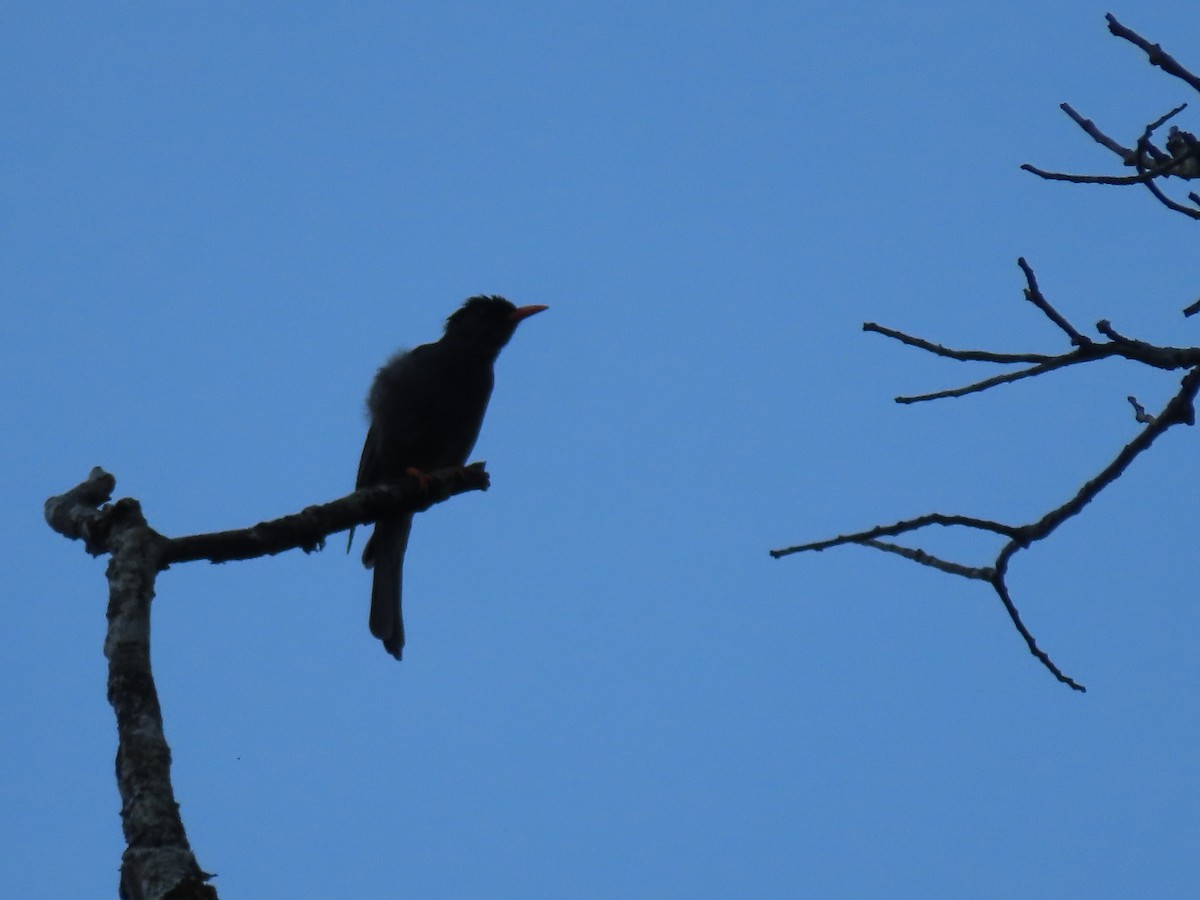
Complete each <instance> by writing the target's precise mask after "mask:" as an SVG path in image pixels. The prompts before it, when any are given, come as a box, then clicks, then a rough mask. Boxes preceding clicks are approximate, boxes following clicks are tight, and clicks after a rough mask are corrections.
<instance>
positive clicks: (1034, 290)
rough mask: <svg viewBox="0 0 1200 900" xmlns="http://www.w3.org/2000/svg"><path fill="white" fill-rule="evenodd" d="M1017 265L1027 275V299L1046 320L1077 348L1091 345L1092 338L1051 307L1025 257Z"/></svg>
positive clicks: (1021, 257)
mask: <svg viewBox="0 0 1200 900" xmlns="http://www.w3.org/2000/svg"><path fill="white" fill-rule="evenodd" d="M1017 265H1018V266H1020V267H1021V271H1022V272H1024V273H1025V285H1026V287H1025V299H1026V300H1028V301H1029V302H1030V303H1032V304H1033V305H1034V306H1036V307H1037V308H1038V309H1040V310H1041V311H1042V312H1043V313H1045V314H1046V318H1048V319H1049V320H1050V321H1051V322H1053V323H1054V324H1055V325H1057V326H1058V327H1059V328H1061V329H1062V330H1063V332H1065V333H1066V335H1067V337H1069V338H1070V339H1071V343H1072V344H1074V345H1075V346H1076V347H1082V346H1084V345H1086V344H1090V343H1091V342H1092V341H1091V338H1085V337H1084V336H1083V335H1082V334H1080V333H1079V332H1078V331H1076V330H1075V326H1073V325H1072V324H1071V323H1070V322H1068V321H1067V320H1066V319H1065V318H1063V316H1062V314H1061V313H1059V311H1058V310H1057V309H1055V308H1054V307H1053V306H1051V305H1050V301H1048V300H1047V299H1046V297H1045V295H1044V294H1042V289H1041V288H1040V287H1038V283H1037V276H1036V275H1034V274H1033V269H1032V268H1031V267H1030V265H1029V263H1027V262H1025V257H1023V256H1020V257H1017Z"/></svg>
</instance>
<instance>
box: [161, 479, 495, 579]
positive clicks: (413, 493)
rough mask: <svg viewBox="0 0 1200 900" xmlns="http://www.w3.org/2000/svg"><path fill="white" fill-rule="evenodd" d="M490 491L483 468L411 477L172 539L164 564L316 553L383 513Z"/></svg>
mask: <svg viewBox="0 0 1200 900" xmlns="http://www.w3.org/2000/svg"><path fill="white" fill-rule="evenodd" d="M488 485H489V479H488V473H487V471H486V470H485V468H484V464H483V463H481V462H479V463H472V464H471V465H469V466H461V467H457V468H450V469H442V470H440V471H437V472H430V473H428V474H427V475H426V477H425V478H418V477H416V476H415V475H409V476H406V477H405V478H404V480H402V481H398V482H396V483H394V484H386V485H380V486H378V487H371V488H364V489H363V490H361V491H356V492H354V493H353V494H349V495H347V496H346V497H343V498H341V499H340V500H334V501H332V502H330V503H325V504H322V505H320V506H309V507H307V508H305V509H303V510H301V511H300V512H298V513H293V514H292V515H289V516H284V517H283V518H280V519H274V520H272V521H270V522H260V523H259V524H257V525H254V526H252V527H250V528H240V529H237V530H234V531H219V532H213V533H210V534H193V535H188V536H186V537H178V538H172V539H167V541H166V546H165V548H164V550H163V563H164V565H170V564H171V563H178V562H189V561H191V560H197V559H207V560H209V561H211V562H214V563H219V562H229V561H231V560H235V559H253V558H255V557H259V556H271V555H274V554H276V553H282V552H284V551H285V550H295V549H297V548H299V549H301V550H304V552H306V553H311V552H312V551H314V550H318V549H320V548H321V547H322V546H323V545H324V542H325V538H326V536H327V535H330V534H333V533H335V532H338V531H344V530H345V529H347V528H350V527H351V526H353V525H362V524H364V523H366V522H373V521H375V519H377V518H378V517H379V516H380V515H382V514H383V513H386V512H423V511H424V510H426V509H429V507H431V506H433V505H434V504H435V503H441V502H442V501H443V500H447V499H449V498H450V497H453V496H455V495H456V494H462V493H465V492H467V491H486V490H487V489H488Z"/></svg>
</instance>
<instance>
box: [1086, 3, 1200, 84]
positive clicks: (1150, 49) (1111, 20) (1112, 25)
mask: <svg viewBox="0 0 1200 900" xmlns="http://www.w3.org/2000/svg"><path fill="white" fill-rule="evenodd" d="M1104 18H1105V19H1107V20H1108V30H1109V31H1110V32H1112V33H1113V34H1114V35H1115V36H1116V37H1119V38H1122V39H1124V40H1127V41H1129V42H1130V43H1131V44H1133V45H1134V46H1136V47H1139V48H1140V49H1141V50H1142V51H1143V52H1144V53H1145V54H1146V57H1147V59H1148V60H1149V62H1150V65H1152V66H1158V67H1159V68H1160V69H1162V70H1163V71H1164V72H1166V73H1167V74H1168V75H1174V76H1175V77H1176V78H1178V79H1180V80H1182V81H1186V82H1187V83H1188V84H1190V85H1191V86H1192V89H1193V90H1196V91H1200V78H1197V77H1196V76H1195V75H1193V74H1192V73H1191V72H1189V71H1188V70H1187V69H1185V68H1184V67H1183V66H1181V65H1180V64H1179V63H1178V62H1176V60H1175V58H1174V57H1173V56H1171V54H1169V53H1167V52H1166V51H1165V50H1163V48H1162V47H1160V46H1159V45H1158V44H1151V43H1150V42H1149V41H1148V40H1146V39H1145V38H1144V37H1142V36H1141V35H1140V34H1138V33H1137V32H1136V31H1133V30H1131V29H1129V28H1126V27H1125V26H1124V25H1122V24H1121V23H1120V22H1118V21H1117V17H1116V16H1114V15H1113V14H1112V13H1108V14H1107V15H1105V17H1104Z"/></svg>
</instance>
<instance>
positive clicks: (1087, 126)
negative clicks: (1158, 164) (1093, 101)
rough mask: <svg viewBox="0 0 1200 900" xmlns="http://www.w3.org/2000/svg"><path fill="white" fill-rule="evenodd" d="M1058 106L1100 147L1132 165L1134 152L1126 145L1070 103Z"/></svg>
mask: <svg viewBox="0 0 1200 900" xmlns="http://www.w3.org/2000/svg"><path fill="white" fill-rule="evenodd" d="M1058 108H1059V109H1061V110H1062V111H1063V112H1065V113H1066V114H1067V115H1068V116H1070V117H1071V120H1072V121H1073V122H1074V123H1075V124H1076V125H1078V126H1079V127H1080V128H1082V129H1083V130H1084V132H1085V133H1086V134H1087V135H1088V137H1090V138H1091V139H1092V140H1094V141H1095V142H1096V143H1097V144H1099V145H1100V146H1101V147H1105V148H1107V149H1108V150H1111V151H1112V152H1113V153H1115V154H1116V155H1117V156H1119V157H1121V159H1122V160H1123V161H1124V162H1125V164H1126V165H1128V166H1132V165H1133V157H1134V152H1133V150H1130V149H1128V148H1126V147H1122V146H1121V145H1120V144H1118V143H1117V142H1116V141H1114V140H1113V139H1112V138H1110V137H1109V136H1108V135H1107V134H1105V133H1104V132H1103V131H1101V130H1100V129H1099V128H1097V127H1096V123H1095V122H1093V121H1092V120H1091V119H1085V118H1084V117H1083V116H1081V115H1080V114H1079V113H1077V112H1076V111H1075V110H1074V109H1073V108H1072V106H1071V104H1070V103H1060V104H1058Z"/></svg>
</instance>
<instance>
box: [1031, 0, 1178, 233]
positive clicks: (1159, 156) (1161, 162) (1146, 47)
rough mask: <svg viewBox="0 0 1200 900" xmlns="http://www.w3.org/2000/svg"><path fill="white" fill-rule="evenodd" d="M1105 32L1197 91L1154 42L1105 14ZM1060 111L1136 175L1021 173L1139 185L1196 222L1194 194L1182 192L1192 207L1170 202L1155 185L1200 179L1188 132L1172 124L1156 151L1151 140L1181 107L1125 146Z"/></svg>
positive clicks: (1037, 170)
mask: <svg viewBox="0 0 1200 900" xmlns="http://www.w3.org/2000/svg"><path fill="white" fill-rule="evenodd" d="M1106 18H1107V20H1108V30H1109V31H1110V32H1111V33H1112V34H1113V35H1115V36H1116V37H1119V38H1121V39H1123V40H1126V41H1129V42H1130V43H1131V44H1133V45H1134V46H1136V47H1138V48H1140V49H1141V50H1142V51H1144V52H1145V53H1146V57H1147V59H1148V61H1149V62H1150V64H1151V65H1153V66H1157V67H1158V68H1160V69H1162V70H1163V71H1164V72H1166V73H1167V74H1168V75H1172V76H1174V77H1175V78H1178V79H1179V80H1181V81H1183V82H1185V83H1186V84H1187V85H1189V86H1190V87H1191V88H1192V89H1193V90H1196V91H1200V77H1197V76H1196V75H1194V74H1192V73H1191V72H1190V71H1188V70H1187V69H1186V68H1184V67H1183V66H1182V65H1181V64H1180V63H1179V61H1178V60H1176V59H1175V58H1174V57H1173V56H1171V55H1170V54H1169V53H1167V52H1166V51H1165V50H1163V49H1162V47H1160V46H1159V45H1158V44H1152V43H1150V42H1149V41H1147V40H1146V39H1145V38H1143V37H1142V36H1141V35H1139V34H1138V33H1137V32H1135V31H1133V30H1132V29H1129V28H1126V27H1125V26H1124V25H1122V24H1121V23H1120V22H1118V21H1117V19H1116V17H1115V16H1113V15H1111V14H1109V15H1108V16H1107V17H1106ZM1060 108H1061V109H1062V111H1063V112H1065V113H1066V114H1067V115H1068V116H1070V117H1071V119H1072V121H1074V122H1075V124H1076V125H1078V126H1079V127H1080V128H1082V129H1083V131H1084V132H1085V133H1086V134H1087V135H1088V136H1089V137H1091V138H1092V140H1094V141H1095V142H1096V143H1098V144H1099V145H1100V146H1102V147H1104V148H1105V149H1107V150H1109V151H1110V152H1112V153H1113V154H1114V155H1116V156H1117V157H1119V158H1120V160H1121V164H1122V165H1123V166H1125V167H1127V168H1131V169H1136V170H1137V174H1136V175H1082V174H1075V173H1070V172H1056V171H1051V170H1048V169H1044V168H1041V167H1039V166H1034V165H1031V164H1029V163H1025V164H1024V165H1022V166H1021V168H1022V169H1024V170H1025V171H1026V172H1029V173H1031V174H1033V175H1036V176H1038V177H1039V178H1044V179H1046V180H1047V181H1067V182H1070V183H1072V184H1105V185H1116V186H1125V185H1132V184H1140V185H1143V186H1144V187H1145V188H1146V189H1147V190H1148V191H1150V193H1151V194H1152V195H1153V196H1154V198H1155V199H1156V200H1158V202H1159V203H1161V204H1162V205H1163V206H1165V207H1167V208H1168V209H1170V210H1173V211H1174V212H1177V213H1180V214H1182V215H1185V216H1187V217H1188V218H1191V219H1200V195H1197V194H1196V193H1195V192H1194V191H1193V192H1189V193H1188V195H1187V196H1188V199H1189V200H1190V201H1191V202H1192V204H1193V205H1191V206H1188V205H1186V204H1184V203H1180V202H1179V201H1178V200H1174V199H1172V198H1171V197H1169V196H1167V194H1166V193H1165V192H1164V191H1163V189H1162V188H1161V187H1160V185H1159V182H1161V181H1164V180H1166V179H1168V178H1179V179H1183V180H1191V179H1196V178H1200V140H1197V138H1196V136H1195V135H1193V134H1192V133H1191V132H1188V131H1184V130H1182V129H1180V128H1177V127H1176V126H1174V125H1172V126H1171V128H1170V130H1169V131H1168V132H1167V137H1166V139H1165V140H1164V141H1163V144H1162V146H1161V147H1159V146H1158V145H1157V144H1155V143H1154V141H1153V140H1152V138H1153V136H1154V134H1155V132H1157V131H1158V130H1159V129H1160V128H1161V127H1162V126H1163V125H1165V124H1166V123H1167V122H1168V121H1169V120H1171V119H1173V118H1174V117H1175V116H1177V115H1178V114H1179V113H1181V112H1183V111H1184V110H1185V109H1187V104H1186V103H1182V104H1180V105H1179V106H1176V107H1175V108H1174V109H1172V110H1171V111H1170V112H1167V113H1165V114H1163V115H1161V116H1159V117H1158V118H1157V119H1155V120H1153V121H1152V122H1150V123H1149V124H1147V125H1146V126H1145V127H1144V128H1143V129H1142V133H1141V135H1140V136H1139V137H1138V138H1137V140H1136V141H1135V142H1134V143H1133V144H1132V145H1131V146H1124V145H1122V144H1121V143H1120V142H1119V141H1117V140H1115V139H1113V138H1112V137H1110V136H1109V135H1107V134H1105V133H1104V132H1103V131H1101V130H1100V128H1099V127H1097V125H1096V123H1095V122H1093V121H1092V120H1091V119H1087V118H1085V117H1083V116H1081V115H1080V114H1079V113H1078V112H1076V111H1075V110H1074V109H1072V108H1071V106H1070V104H1067V103H1063V104H1060Z"/></svg>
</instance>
